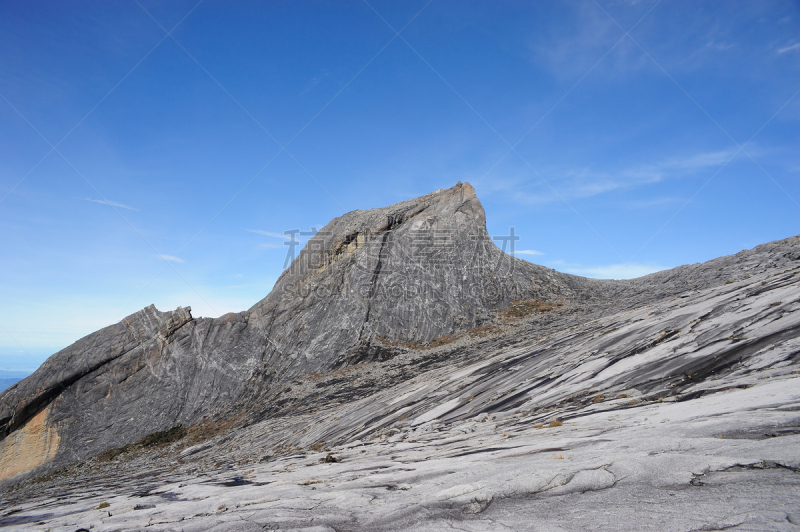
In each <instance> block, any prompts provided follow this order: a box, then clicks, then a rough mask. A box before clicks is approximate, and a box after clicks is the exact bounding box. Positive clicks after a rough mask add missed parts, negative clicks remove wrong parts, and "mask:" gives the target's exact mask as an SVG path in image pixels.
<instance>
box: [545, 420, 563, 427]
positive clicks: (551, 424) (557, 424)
mask: <svg viewBox="0 0 800 532" xmlns="http://www.w3.org/2000/svg"><path fill="white" fill-rule="evenodd" d="M561 425H563V423H562V422H560V421H559V420H557V419H554V420H553V421H551V422H550V424H549V425H547V427H548V428H551V429H552V428H555V427H560V426H561Z"/></svg>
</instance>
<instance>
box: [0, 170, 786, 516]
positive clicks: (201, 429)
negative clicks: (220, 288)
mask: <svg viewBox="0 0 800 532" xmlns="http://www.w3.org/2000/svg"><path fill="white" fill-rule="evenodd" d="M513 238H514V236H513V233H512V234H509V235H500V236H497V235H495V236H492V235H489V233H488V232H487V230H486V219H485V213H484V211H483V208H482V206H481V204H480V202H479V200H478V199H477V197H476V195H475V191H474V189H473V188H472V187H471V186H470V185H469V184H461V183H459V184H457V185H456V186H454V187H453V188H450V189H445V190H439V191H436V192H433V193H431V194H427V195H425V196H422V197H420V198H416V199H413V200H409V201H404V202H401V203H397V204H395V205H392V206H389V207H385V208H380V209H371V210H364V211H353V212H350V213H347V214H345V215H343V216H341V217H339V218H336V219H334V220H332V221H331V222H330V223H329V224H328V225H326V226H325V227H324V228H322V229H321V230H319V231H318V232H316V233H315V234H314V236H313V237H312V238H311V239H310V240H309V241H308V243H307V244H306V245H305V247H304V248H303V249H302V250H301V251H300V253H299V254H298V255H297V257H296V258H295V259H294V261H293V262H292V263H291V265H290V266H289V267H288V268H287V269H286V270H285V271H284V273H283V275H282V276H281V277H280V279H279V280H278V281H277V283H276V284H275V287H274V288H273V290H272V292H271V293H270V294H269V295H267V297H265V298H264V299H263V300H261V301H260V302H258V303H257V304H256V305H254V306H253V307H252V308H250V309H249V310H247V311H244V312H240V313H237V314H227V315H224V316H221V317H219V318H215V319H210V318H194V317H192V314H191V309H190V308H189V307H185V308H182V307H179V308H177V309H176V310H173V311H170V312H161V311H159V310H157V309H156V308H155V307H153V306H150V307H147V308H145V309H143V310H141V311H139V312H137V313H135V314H133V315H131V316H128V317H127V318H125V319H123V320H122V321H121V322H119V323H117V324H115V325H111V326H109V327H106V328H105V329H102V330H100V331H98V332H96V333H93V334H91V335H89V336H87V337H85V338H83V339H81V340H79V341H78V342H76V343H75V344H73V345H71V346H69V347H67V348H66V349H64V350H62V351H60V352H58V353H56V354H54V355H53V356H51V357H50V358H49V359H48V360H47V361H46V362H45V363H44V364H43V365H42V366H41V367H40V368H39V369H38V370H37V371H36V372H35V373H34V374H33V375H31V376H30V377H28V378H26V379H24V380H22V381H20V382H18V383H16V384H14V385H13V386H11V387H10V388H8V389H7V390H6V391H4V392H2V394H0V488H1V489H2V492H0V501H2V503H1V504H0V508H2V514H0V527H9V528H11V529H15V530H16V529H20V530H22V529H29V528H30V529H37V530H38V529H47V530H69V531H75V530H81V529H83V530H93V531H94V530H97V531H101V530H109V531H110V530H139V529H145V528H146V529H147V530H175V531H193V530H203V531H206V530H214V531H219V532H222V531H239V530H241V531H251V530H253V531H256V530H258V531H261V530H307V531H309V532H310V531H315V530H317V531H322V530H327V531H332V530H334V531H346V530H349V531H357V530H467V531H478V530H492V531H495V530H554V531H555V530H576V531H577V530H632V531H633V530H636V531H640V530H654V531H664V530H675V531H689V530H722V529H726V530H727V529H732V530H797V529H798V527H800V503H798V501H800V413H798V412H800V312H798V309H800V286H799V285H798V280H800V275H798V274H800V237H792V238H789V239H786V240H782V241H778V242H772V243H768V244H764V245H761V246H758V247H756V248H754V249H752V250H748V251H742V252H740V253H738V254H736V255H732V256H729V257H722V258H719V259H715V260H712V261H709V262H707V263H704V264H694V265H687V266H681V267H678V268H675V269H672V270H668V271H664V272H659V273H656V274H652V275H648V276H646V277H642V278H639V279H633V280H627V281H607V280H594V279H585V278H581V277H576V276H572V275H566V274H562V273H559V272H556V271H554V270H552V269H549V268H544V267H541V266H538V265H534V264H531V263H528V262H526V261H522V260H519V259H516V258H514V257H513V256H511V255H509V254H508V253H506V252H505V251H504V249H502V248H505V249H508V250H510V246H511V245H512V244H513ZM498 245H499V246H500V247H498Z"/></svg>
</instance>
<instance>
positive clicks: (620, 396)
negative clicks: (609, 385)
mask: <svg viewBox="0 0 800 532" xmlns="http://www.w3.org/2000/svg"><path fill="white" fill-rule="evenodd" d="M628 397H630V395H628V394H627V393H621V394H619V395H618V396H617V399H627V398H628Z"/></svg>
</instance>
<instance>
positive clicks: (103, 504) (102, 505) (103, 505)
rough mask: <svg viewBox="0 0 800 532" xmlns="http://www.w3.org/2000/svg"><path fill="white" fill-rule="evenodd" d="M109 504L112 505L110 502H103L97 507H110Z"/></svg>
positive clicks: (99, 508) (100, 508)
mask: <svg viewBox="0 0 800 532" xmlns="http://www.w3.org/2000/svg"><path fill="white" fill-rule="evenodd" d="M109 506H111V505H110V504H108V503H107V502H101V503H100V505H99V506H98V507H97V509H98V510H102V509H103V508H108V507H109Z"/></svg>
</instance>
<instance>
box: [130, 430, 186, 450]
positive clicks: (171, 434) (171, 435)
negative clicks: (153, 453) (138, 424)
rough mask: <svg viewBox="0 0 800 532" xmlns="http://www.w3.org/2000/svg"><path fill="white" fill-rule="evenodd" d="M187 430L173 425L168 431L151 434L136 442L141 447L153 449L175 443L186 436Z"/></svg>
mask: <svg viewBox="0 0 800 532" xmlns="http://www.w3.org/2000/svg"><path fill="white" fill-rule="evenodd" d="M186 433H187V430H186V429H185V428H183V425H175V426H174V427H172V428H171V429H169V430H163V431H160V432H153V433H152V434H148V435H147V436H145V437H144V438H142V439H141V440H139V441H138V442H137V444H138V445H141V446H142V447H155V446H156V445H166V444H168V443H173V442H176V441H178V440H180V439H182V438H183V437H184V436H186Z"/></svg>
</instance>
